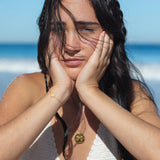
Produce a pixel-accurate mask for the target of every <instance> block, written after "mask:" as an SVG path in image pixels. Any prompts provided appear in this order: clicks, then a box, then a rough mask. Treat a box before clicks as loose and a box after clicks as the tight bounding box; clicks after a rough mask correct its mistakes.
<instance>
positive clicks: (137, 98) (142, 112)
mask: <svg viewBox="0 0 160 160" xmlns="http://www.w3.org/2000/svg"><path fill="white" fill-rule="evenodd" d="M133 91H134V100H133V103H132V104H131V107H130V109H131V112H132V114H134V115H135V116H137V117H139V118H141V119H143V120H145V121H147V122H149V123H151V124H153V125H155V126H157V127H160V117H159V115H158V113H157V108H156V105H155V104H154V102H153V101H152V99H151V96H150V94H149V93H148V91H147V90H146V89H145V88H144V87H143V86H142V85H141V84H140V83H138V82H136V81H133Z"/></svg>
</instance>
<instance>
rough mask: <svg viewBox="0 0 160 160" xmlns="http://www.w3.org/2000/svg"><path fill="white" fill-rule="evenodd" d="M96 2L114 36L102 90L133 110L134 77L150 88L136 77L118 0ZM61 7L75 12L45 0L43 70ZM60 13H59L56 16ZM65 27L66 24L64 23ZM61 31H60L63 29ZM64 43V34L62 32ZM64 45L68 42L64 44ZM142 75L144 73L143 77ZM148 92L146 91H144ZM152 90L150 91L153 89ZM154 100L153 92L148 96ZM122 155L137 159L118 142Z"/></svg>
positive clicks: (101, 19)
mask: <svg viewBox="0 0 160 160" xmlns="http://www.w3.org/2000/svg"><path fill="white" fill-rule="evenodd" d="M88 1H89V2H90V4H91V5H92V7H93V9H94V11H95V14H96V17H97V19H98V21H99V23H100V25H101V27H102V28H103V30H104V31H106V32H108V33H110V34H111V35H113V41H114V47H113V51H112V55H111V59H110V64H109V66H108V68H107V69H106V71H105V73H104V75H103V77H102V79H101V80H100V82H99V86H100V89H101V90H102V91H103V92H104V93H105V94H107V95H108V96H109V97H111V98H112V99H113V100H114V101H116V102H117V103H118V104H119V105H121V106H122V107H123V108H125V109H126V110H128V111H130V105H131V103H132V102H133V99H134V91H133V79H134V80H135V81H137V82H138V83H140V84H141V86H143V87H142V90H144V89H143V88H146V89H147V91H148V92H149V90H148V88H147V86H146V85H145V83H144V81H143V79H142V80H141V81H140V80H138V79H139V78H136V79H135V78H134V77H135V76H133V74H132V73H133V71H134V72H136V73H137V75H140V73H139V72H138V70H137V69H136V68H135V67H134V65H133V64H132V63H131V62H130V60H129V59H128V57H127V54H126V50H125V41H126V28H125V26H124V21H123V13H122V11H121V9H120V5H119V2H118V1H117V0H88ZM59 6H62V8H63V9H64V10H65V11H66V12H67V13H68V14H69V15H70V16H71V18H72V19H73V20H74V17H73V16H72V14H71V13H70V12H69V11H68V10H67V8H65V7H64V6H63V5H62V4H61V0H45V3H44V6H43V10H42V13H41V15H40V18H39V29H40V36H39V42H38V62H39V65H40V68H41V70H42V72H43V73H45V74H46V73H48V70H47V67H46V64H45V53H46V50H47V48H48V43H49V33H50V31H51V24H50V23H51V19H53V23H54V26H55V28H56V32H59V27H56V23H55V22H56V21H57V20H60V21H61V17H60V14H59ZM56 13H58V14H57V15H56ZM61 27H63V26H61ZM59 33H60V32H59ZM61 37H62V43H64V42H63V38H64V35H61ZM62 46H64V44H62ZM139 77H141V75H140V76H139ZM144 93H145V92H144ZM149 93H150V92H149ZM147 95H148V94H147ZM148 97H149V98H150V100H152V101H153V102H154V100H153V98H152V96H151V94H150V95H149V96H148ZM118 144H119V145H118V146H119V153H120V157H121V158H123V159H124V160H134V159H135V158H134V157H133V156H132V155H131V154H130V153H129V152H128V151H127V150H126V149H125V148H124V147H123V146H122V145H121V144H120V143H119V142H118Z"/></svg>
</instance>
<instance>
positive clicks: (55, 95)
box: [48, 85, 72, 105]
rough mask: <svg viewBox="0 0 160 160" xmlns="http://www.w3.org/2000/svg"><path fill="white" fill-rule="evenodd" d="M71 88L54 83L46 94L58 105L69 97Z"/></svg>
mask: <svg viewBox="0 0 160 160" xmlns="http://www.w3.org/2000/svg"><path fill="white" fill-rule="evenodd" d="M71 93H72V90H71V89H70V88H67V87H63V86H58V85H55V86H53V87H51V88H50V89H49V91H48V95H49V96H50V97H51V99H55V100H56V101H57V102H58V103H59V105H63V104H64V103H65V102H66V101H67V100H68V98H69V97H70V95H71Z"/></svg>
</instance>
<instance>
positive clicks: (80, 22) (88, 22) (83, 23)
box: [75, 21, 100, 26]
mask: <svg viewBox="0 0 160 160" xmlns="http://www.w3.org/2000/svg"><path fill="white" fill-rule="evenodd" d="M75 23H76V25H91V26H100V24H99V23H97V22H92V21H76V22H75Z"/></svg>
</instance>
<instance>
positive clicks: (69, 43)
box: [65, 32, 80, 54]
mask: <svg viewBox="0 0 160 160" xmlns="http://www.w3.org/2000/svg"><path fill="white" fill-rule="evenodd" d="M79 51H80V37H79V35H78V33H77V32H67V33H66V44H65V52H67V53H69V54H76V53H77V52H79Z"/></svg>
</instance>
